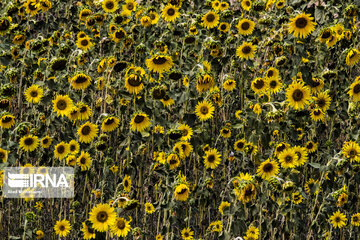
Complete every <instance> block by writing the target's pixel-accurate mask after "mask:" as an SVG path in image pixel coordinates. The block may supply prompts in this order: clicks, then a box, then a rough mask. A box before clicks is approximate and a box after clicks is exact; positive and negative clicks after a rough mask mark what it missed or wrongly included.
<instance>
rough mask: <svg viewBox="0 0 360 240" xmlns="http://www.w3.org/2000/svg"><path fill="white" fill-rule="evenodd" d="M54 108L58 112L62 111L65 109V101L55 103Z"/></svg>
mask: <svg viewBox="0 0 360 240" xmlns="http://www.w3.org/2000/svg"><path fill="white" fill-rule="evenodd" d="M56 107H57V108H58V109H59V110H64V109H66V107H67V104H66V101H65V100H62V99H61V100H59V101H58V102H57V103H56Z"/></svg>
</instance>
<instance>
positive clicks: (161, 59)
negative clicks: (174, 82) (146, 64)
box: [153, 57, 167, 65]
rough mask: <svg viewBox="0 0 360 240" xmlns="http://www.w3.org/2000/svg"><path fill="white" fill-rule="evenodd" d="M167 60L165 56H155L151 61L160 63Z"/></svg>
mask: <svg viewBox="0 0 360 240" xmlns="http://www.w3.org/2000/svg"><path fill="white" fill-rule="evenodd" d="M166 62H167V59H166V58H165V57H155V58H154V59H153V63H154V64H156V65H162V64H164V63H166Z"/></svg>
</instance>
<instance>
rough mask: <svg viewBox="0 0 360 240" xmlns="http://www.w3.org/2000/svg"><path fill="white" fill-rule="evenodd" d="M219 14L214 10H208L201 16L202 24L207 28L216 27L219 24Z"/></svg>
mask: <svg viewBox="0 0 360 240" xmlns="http://www.w3.org/2000/svg"><path fill="white" fill-rule="evenodd" d="M219 18H220V17H219V15H218V14H217V13H216V12H214V11H211V10H210V11H208V12H207V13H206V14H205V15H204V16H203V17H202V18H201V20H202V23H201V24H202V25H203V26H204V27H206V28H207V29H211V28H214V27H216V26H217V25H218V24H219Z"/></svg>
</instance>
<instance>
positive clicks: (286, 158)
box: [285, 156, 293, 163]
mask: <svg viewBox="0 0 360 240" xmlns="http://www.w3.org/2000/svg"><path fill="white" fill-rule="evenodd" d="M292 160H293V158H292V156H286V157H285V162H287V163H291V162H292Z"/></svg>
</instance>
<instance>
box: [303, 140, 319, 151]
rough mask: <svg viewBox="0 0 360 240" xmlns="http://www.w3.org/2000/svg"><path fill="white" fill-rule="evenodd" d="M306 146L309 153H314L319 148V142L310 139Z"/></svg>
mask: <svg viewBox="0 0 360 240" xmlns="http://www.w3.org/2000/svg"><path fill="white" fill-rule="evenodd" d="M305 148H306V150H307V151H308V152H309V153H313V152H315V151H316V150H317V148H318V143H314V142H313V141H309V142H307V143H306V144H305Z"/></svg>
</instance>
